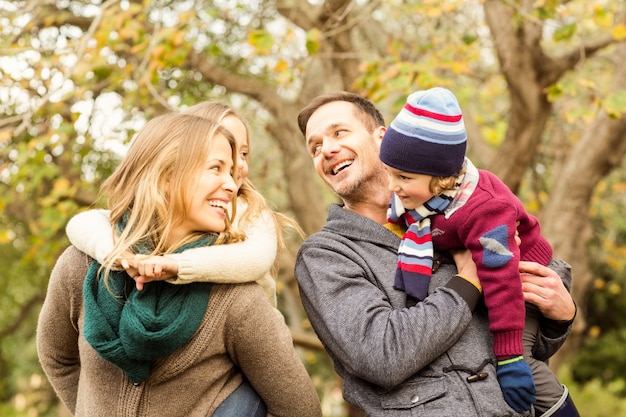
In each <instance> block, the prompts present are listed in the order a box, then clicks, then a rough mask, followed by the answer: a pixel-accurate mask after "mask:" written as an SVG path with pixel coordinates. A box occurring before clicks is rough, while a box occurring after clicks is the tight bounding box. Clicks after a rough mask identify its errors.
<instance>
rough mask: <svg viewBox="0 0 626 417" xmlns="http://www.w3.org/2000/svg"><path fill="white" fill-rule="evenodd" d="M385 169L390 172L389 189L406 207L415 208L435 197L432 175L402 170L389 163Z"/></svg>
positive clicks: (408, 208)
mask: <svg viewBox="0 0 626 417" xmlns="http://www.w3.org/2000/svg"><path fill="white" fill-rule="evenodd" d="M385 169H386V170H387V174H389V190H390V191H392V192H394V193H395V194H396V195H397V196H398V198H399V199H400V201H401V202H402V206H404V208H405V209H407V210H413V209H415V208H417V207H419V206H421V205H422V204H424V203H425V202H427V201H428V200H430V199H431V198H432V197H433V195H434V194H433V193H432V191H430V180H431V179H432V178H433V177H432V176H431V175H426V174H415V173H412V172H406V171H400V170H399V169H395V168H392V167H390V166H389V165H385Z"/></svg>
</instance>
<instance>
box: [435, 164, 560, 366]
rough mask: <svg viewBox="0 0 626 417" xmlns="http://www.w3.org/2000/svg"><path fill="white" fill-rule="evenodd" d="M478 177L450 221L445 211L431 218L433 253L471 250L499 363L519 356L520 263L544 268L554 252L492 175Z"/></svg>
mask: <svg viewBox="0 0 626 417" xmlns="http://www.w3.org/2000/svg"><path fill="white" fill-rule="evenodd" d="M478 172H479V179H478V185H477V186H476V189H475V190H474V191H473V193H472V195H471V196H470V197H469V199H468V200H467V201H466V202H465V204H464V205H463V206H461V207H460V208H458V209H456V210H455V211H453V212H452V214H451V215H450V213H449V211H450V210H448V212H446V213H444V214H440V215H436V216H433V217H432V219H431V220H432V224H431V232H432V238H433V245H434V246H435V248H437V250H449V249H454V248H460V247H466V248H468V249H469V250H470V252H471V253H472V258H473V260H474V262H475V263H476V267H477V268H478V277H479V279H480V283H481V285H482V287H483V291H484V297H485V304H486V305H487V308H488V311H489V329H490V330H491V332H492V333H493V335H494V353H495V354H496V356H497V357H498V358H502V357H508V356H517V355H522V354H523V352H524V347H523V345H522V333H523V331H524V318H525V307H524V297H523V295H522V283H521V279H520V274H519V269H518V268H519V261H520V260H524V261H534V262H538V263H540V264H543V265H547V263H548V262H549V261H550V259H551V258H552V247H551V246H550V243H549V242H548V241H547V240H546V239H545V238H544V237H542V236H541V234H540V227H539V222H538V221H537V219H536V218H535V217H533V216H532V215H530V214H529V213H528V212H526V210H525V209H524V206H523V205H522V202H521V201H520V200H519V199H518V198H517V196H515V194H513V193H512V192H511V190H510V189H509V188H508V187H507V186H506V185H505V184H504V183H503V182H502V181H501V180H500V179H499V178H498V177H497V176H495V175H494V174H492V173H490V172H488V171H484V170H478ZM447 216H449V217H448V218H446V217H447ZM516 229H517V230H518V231H519V235H520V238H521V240H522V244H521V246H519V247H518V246H517V244H516V242H515V230H516Z"/></svg>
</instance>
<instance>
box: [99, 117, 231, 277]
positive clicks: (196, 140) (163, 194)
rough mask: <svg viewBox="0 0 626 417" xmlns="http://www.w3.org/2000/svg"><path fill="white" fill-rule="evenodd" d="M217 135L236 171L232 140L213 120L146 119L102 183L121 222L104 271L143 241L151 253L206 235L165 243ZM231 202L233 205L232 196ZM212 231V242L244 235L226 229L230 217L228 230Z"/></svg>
mask: <svg viewBox="0 0 626 417" xmlns="http://www.w3.org/2000/svg"><path fill="white" fill-rule="evenodd" d="M218 134H220V135H222V136H224V137H225V138H226V139H227V140H228V142H229V143H230V146H231V149H232V153H231V155H232V158H233V164H234V168H233V169H234V170H236V169H237V167H236V163H237V158H236V145H235V139H234V137H233V135H232V134H231V133H230V132H229V131H228V130H226V129H225V128H224V127H222V126H220V125H219V123H218V122H217V121H212V120H209V119H204V118H201V117H197V116H193V115H191V114H182V113H167V114H164V115H161V116H157V117H155V118H154V119H152V120H150V121H149V122H148V123H146V125H145V126H144V127H143V128H142V129H141V130H140V131H139V132H138V134H137V136H136V137H135V138H134V139H133V142H132V143H131V145H130V147H129V149H128V153H127V155H126V157H125V158H124V159H123V161H122V162H121V164H120V165H119V166H118V167H117V169H116V170H115V172H114V173H113V174H112V175H111V176H110V177H109V178H108V179H107V180H106V181H104V183H103V184H102V188H101V194H102V195H103V197H105V198H106V199H107V203H108V207H109V209H110V210H111V224H112V226H113V228H114V230H115V229H116V228H117V224H118V222H119V221H123V222H124V223H125V227H124V230H123V231H122V233H121V235H120V236H119V237H118V238H117V239H116V240H115V245H114V249H113V252H112V253H111V254H110V255H109V256H108V257H107V260H106V262H105V265H104V267H105V269H106V270H107V273H106V274H105V276H106V275H108V271H109V270H110V268H111V267H112V266H113V263H114V260H115V259H117V258H118V257H119V256H120V255H121V254H122V253H123V252H124V251H126V250H131V248H132V247H133V246H135V245H138V244H145V243H147V246H148V247H150V249H153V251H152V253H151V254H163V253H170V252H173V251H174V250H175V249H177V248H178V247H180V246H182V245H184V244H185V243H188V242H190V241H193V240H196V239H198V238H199V237H201V236H202V235H205V233H201V232H198V233H194V234H191V235H189V236H186V237H185V238H183V239H182V240H181V241H179V242H176V243H175V244H173V245H172V244H168V243H167V242H168V241H169V237H170V236H171V234H172V230H173V228H174V227H176V226H177V225H179V224H180V223H181V222H182V221H184V220H185V219H186V217H187V212H188V207H187V204H188V201H190V196H191V193H193V190H194V187H195V185H196V184H197V181H198V175H197V174H198V172H199V171H200V170H202V169H204V168H205V165H206V161H207V158H208V155H209V152H210V149H211V146H212V144H213V140H214V138H215V136H216V135H218ZM234 172H236V171H234ZM233 200H234V198H233ZM232 204H233V207H234V206H235V201H233V202H232ZM215 232H216V234H217V235H218V241H217V242H216V243H218V242H219V243H232V242H235V241H238V240H241V238H242V236H241V235H240V234H238V233H237V232H235V231H232V230H230V229H229V227H228V222H227V227H226V230H224V231H223V232H221V233H220V232H219V231H215Z"/></svg>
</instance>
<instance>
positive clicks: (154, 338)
mask: <svg viewBox="0 0 626 417" xmlns="http://www.w3.org/2000/svg"><path fill="white" fill-rule="evenodd" d="M118 226H119V225H118ZM214 242H215V236H210V237H204V238H202V239H199V240H197V241H195V242H191V243H189V244H187V245H184V246H182V247H181V248H179V249H178V250H176V252H182V251H184V250H186V249H189V248H192V247H198V246H209V245H212V244H213V243H214ZM142 246H144V248H143V249H145V245H142ZM134 249H137V248H134ZM140 253H145V251H141V252H140ZM99 268H100V264H99V263H98V262H96V261H94V262H92V263H91V265H90V266H89V270H88V271H87V275H86V277H85V282H84V286H83V300H84V306H85V319H84V326H83V335H84V336H85V339H86V340H87V342H89V344H90V345H91V346H92V347H93V348H94V349H95V350H96V352H98V354H99V355H100V357H102V358H103V359H105V360H107V361H109V362H111V363H112V364H114V365H115V366H117V367H118V368H120V369H121V370H122V371H124V373H125V374H126V376H127V377H128V379H129V380H130V381H131V382H133V383H139V382H142V381H144V380H146V379H147V378H148V376H149V375H150V369H151V368H152V364H153V363H154V361H155V360H157V359H158V358H162V357H165V356H167V355H169V354H170V353H172V352H173V351H174V350H176V349H178V348H179V347H181V346H183V345H184V344H185V343H187V342H188V341H189V340H190V339H191V337H192V336H193V335H194V334H195V332H196V330H197V329H198V326H199V325H200V323H201V321H202V318H203V317H204V314H205V312H206V308H207V305H208V302H209V296H210V291H211V284H209V283H191V284H186V285H172V284H169V283H167V282H165V281H154V282H151V283H149V284H146V285H145V286H144V288H143V290H142V291H138V290H137V289H136V288H135V281H134V280H133V279H132V278H131V277H130V276H129V275H128V274H127V273H126V272H125V271H111V272H110V274H109V287H110V291H109V289H107V288H106V286H105V285H104V282H103V280H102V279H101V278H102V277H101V276H100V275H102V274H98V270H99Z"/></svg>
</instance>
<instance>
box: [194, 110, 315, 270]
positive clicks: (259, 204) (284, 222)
mask: <svg viewBox="0 0 626 417" xmlns="http://www.w3.org/2000/svg"><path fill="white" fill-rule="evenodd" d="M184 113H186V114H193V115H194V116H198V117H202V118H206V119H210V120H215V121H216V122H217V123H222V121H223V120H224V118H226V117H228V116H233V117H236V118H237V119H239V120H240V121H241V123H243V125H244V127H245V130H246V141H247V145H248V153H251V150H252V147H251V145H250V128H249V126H248V123H247V121H246V120H245V119H244V118H243V117H242V116H241V115H239V114H238V113H237V112H236V111H235V110H234V109H233V108H232V107H230V106H228V105H226V104H224V103H220V102H215V101H205V102H202V103H198V104H195V105H193V106H191V107H189V108H187V109H186V110H184ZM237 153H238V151H237ZM238 196H239V197H241V198H242V199H243V201H245V202H246V204H247V206H248V207H247V209H246V211H245V212H243V213H242V215H241V217H240V219H239V225H240V226H241V227H245V226H246V225H247V224H249V223H250V222H251V221H253V220H254V218H255V217H258V216H260V215H261V213H263V212H267V213H269V214H271V215H272V219H273V220H274V225H275V227H276V238H277V241H278V249H279V251H280V250H281V249H283V248H284V246H285V243H284V237H283V231H285V230H287V229H292V230H294V231H296V233H297V234H298V235H299V236H300V237H304V232H303V231H302V228H301V227H300V225H298V223H297V222H296V221H295V220H294V219H292V218H290V217H289V216H286V215H284V214H282V213H280V212H277V211H274V210H272V209H271V208H270V207H269V205H268V204H267V201H266V200H265V198H264V197H263V196H262V195H261V194H260V193H259V192H258V191H257V190H256V187H255V186H254V185H253V184H252V181H250V179H249V178H246V179H245V180H244V181H243V184H242V185H241V187H240V188H239V191H238ZM271 273H272V275H273V276H274V277H276V275H277V273H278V257H277V259H276V260H275V262H274V265H273V267H272V271H271Z"/></svg>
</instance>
